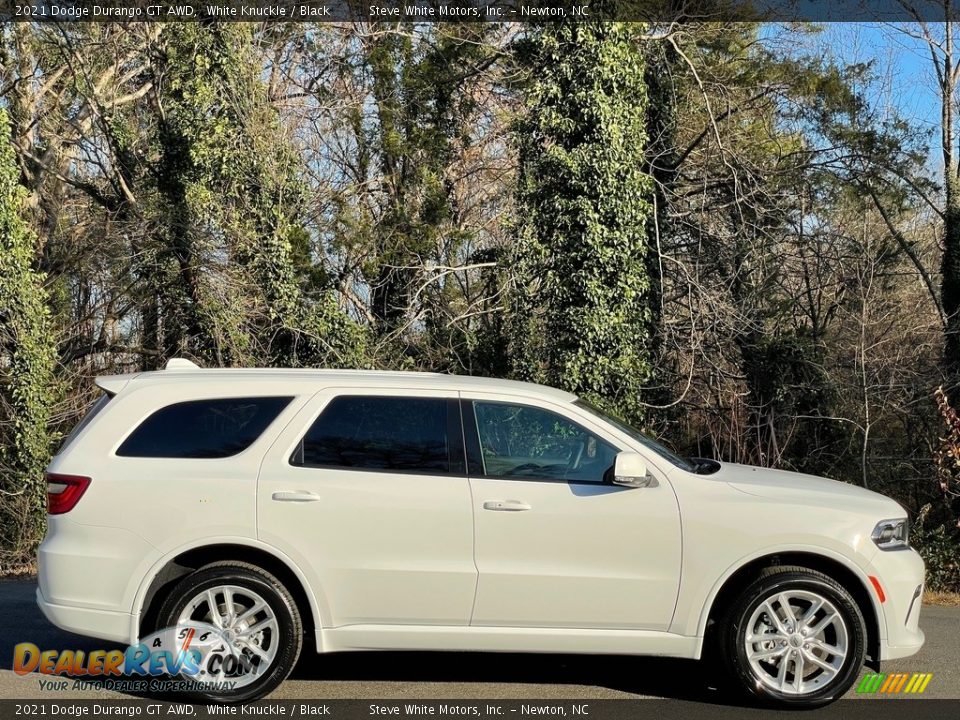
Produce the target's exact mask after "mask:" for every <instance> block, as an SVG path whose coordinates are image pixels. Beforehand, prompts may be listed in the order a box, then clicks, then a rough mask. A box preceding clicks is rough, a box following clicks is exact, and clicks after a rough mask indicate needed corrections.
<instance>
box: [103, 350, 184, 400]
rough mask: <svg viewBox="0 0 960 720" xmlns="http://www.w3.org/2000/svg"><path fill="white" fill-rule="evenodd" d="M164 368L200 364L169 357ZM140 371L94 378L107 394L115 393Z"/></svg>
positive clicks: (173, 368)
mask: <svg viewBox="0 0 960 720" xmlns="http://www.w3.org/2000/svg"><path fill="white" fill-rule="evenodd" d="M163 369H164V370H174V371H176V370H199V369H200V366H199V365H197V364H196V363H193V362H191V361H190V360H187V359H186V358H171V359H170V360H168V361H167V364H166V366H164V368H163ZM139 374H140V373H128V374H127V375H101V376H100V377H98V378H95V379H94V382H95V383H96V384H97V387H98V388H100V389H101V390H103V391H104V392H106V393H107V394H109V395H110V396H113V395H116V394H117V393H119V392H120V391H121V390H123V389H124V388H125V387H126V386H127V383H128V382H130V381H131V380H133V379H134V378H135V377H137V376H138V375H139Z"/></svg>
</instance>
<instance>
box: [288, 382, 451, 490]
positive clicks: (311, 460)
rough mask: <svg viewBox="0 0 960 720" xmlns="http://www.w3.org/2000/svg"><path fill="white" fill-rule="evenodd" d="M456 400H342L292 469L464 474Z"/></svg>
mask: <svg viewBox="0 0 960 720" xmlns="http://www.w3.org/2000/svg"><path fill="white" fill-rule="evenodd" d="M459 422H460V418H459V407H458V405H457V401H456V400H452V399H450V400H448V399H445V398H412V397H396V396H390V397H378V396H370V395H353V396H348V395H342V396H339V397H335V398H333V399H332V400H331V401H330V402H329V403H328V404H327V406H326V407H325V408H324V409H323V412H321V413H320V416H319V417H318V418H317V419H316V420H315V421H314V423H313V425H312V426H311V427H310V429H309V430H308V431H307V433H306V435H305V436H304V437H303V439H302V440H301V441H300V443H299V444H298V446H297V448H296V450H294V453H293V455H292V457H291V458H290V464H292V465H297V466H303V467H321V468H352V469H355V470H386V471H394V472H410V473H416V472H419V473H426V474H447V473H453V474H463V472H464V466H465V462H464V454H463V435H462V433H461V431H460V425H459Z"/></svg>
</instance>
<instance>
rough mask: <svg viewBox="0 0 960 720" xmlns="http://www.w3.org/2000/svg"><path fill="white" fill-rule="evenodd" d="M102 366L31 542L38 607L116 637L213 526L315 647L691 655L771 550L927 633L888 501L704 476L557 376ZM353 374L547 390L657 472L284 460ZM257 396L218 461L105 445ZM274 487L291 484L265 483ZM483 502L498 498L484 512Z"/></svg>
mask: <svg viewBox="0 0 960 720" xmlns="http://www.w3.org/2000/svg"><path fill="white" fill-rule="evenodd" d="M99 383H100V384H101V386H103V387H105V388H108V389H110V390H111V391H114V392H117V393H118V394H117V397H116V398H114V399H113V400H112V401H111V402H110V403H109V404H108V406H107V408H106V409H105V410H104V411H103V412H102V413H101V414H100V415H98V416H97V417H96V418H95V419H94V421H93V422H91V423H90V424H89V425H88V426H87V427H86V428H84V430H83V431H82V432H81V433H80V434H79V435H78V437H77V438H76V440H75V442H74V443H73V444H71V445H70V447H69V448H67V450H66V451H64V452H63V453H61V455H58V456H57V457H56V458H54V460H53V461H52V462H51V465H50V467H49V470H50V471H51V472H61V473H67V474H78V475H87V476H90V477H92V478H93V481H92V483H91V484H90V487H89V488H88V490H87V492H86V494H85V495H84V497H83V498H82V499H81V501H80V503H79V504H78V505H77V507H76V508H74V509H73V510H72V511H71V512H70V513H69V514H68V515H66V516H60V517H55V518H51V523H50V530H49V532H48V535H47V538H46V539H45V540H44V543H43V545H42V547H41V554H40V586H41V591H42V592H43V593H47V595H41V597H40V598H38V600H40V601H41V606H42V607H43V610H44V612H45V613H46V614H47V615H48V617H50V619H51V620H52V621H53V622H55V623H56V624H58V625H60V626H61V627H65V628H67V629H69V630H71V631H74V632H80V633H86V634H90V635H93V636H100V637H107V638H110V639H114V640H122V639H128V638H129V637H131V636H132V635H134V634H135V632H136V622H137V618H138V615H139V613H140V611H141V606H142V603H143V600H144V596H145V594H146V591H147V588H148V587H149V585H150V582H151V580H152V579H153V577H154V576H155V575H156V573H158V572H159V571H160V570H161V569H162V568H163V566H164V565H165V564H166V563H167V562H168V561H169V560H170V559H171V558H173V557H175V556H176V555H177V554H178V553H180V552H183V551H184V550H187V549H192V548H197V547H203V546H205V545H212V544H220V543H230V544H239V545H248V546H250V547H257V548H259V549H261V550H263V551H265V552H269V553H271V554H273V555H274V556H275V557H276V558H278V559H279V560H281V561H282V562H283V563H285V564H286V565H287V567H289V568H290V569H291V571H292V572H293V573H294V574H295V575H296V576H297V577H298V578H299V579H300V580H301V582H302V583H303V585H304V587H305V592H306V594H307V596H308V599H309V601H310V604H311V611H312V612H313V613H314V620H315V622H316V625H317V626H318V627H319V628H320V629H319V630H318V632H317V635H318V637H319V639H320V640H321V645H320V649H321V650H322V651H326V650H336V649H347V648H357V649H359V648H369V647H384V648H387V647H389V648H395V649H401V648H411V649H416V648H423V649H428V648H436V649H441V648H450V649H465V650H471V649H472V650H529V651H544V652H549V651H564V652H567V651H571V652H574V651H583V652H624V653H637V654H668V655H677V656H682V657H695V656H697V655H698V654H699V652H700V649H701V644H702V637H703V631H704V627H705V623H706V619H707V614H708V612H709V608H710V603H711V602H712V601H713V598H714V597H715V595H716V593H717V592H718V591H719V589H720V588H721V586H722V585H723V582H724V581H725V580H726V579H727V578H728V577H730V576H731V575H732V574H733V573H734V572H735V571H736V570H737V569H738V568H739V567H742V566H743V564H744V563H747V562H750V561H751V560H753V559H756V558H759V557H763V556H765V555H769V554H774V553H783V552H808V553H812V554H816V555H820V556H823V557H827V558H831V559H833V560H835V561H837V562H840V563H842V564H843V565H844V566H845V567H847V568H848V569H849V570H850V571H851V572H853V573H854V574H855V575H856V577H858V578H859V579H860V581H861V582H862V583H863V584H864V586H865V587H868V588H869V587H870V586H869V580H868V579H867V578H868V576H870V575H874V576H876V577H878V578H879V579H880V581H881V583H882V584H883V587H884V590H885V593H886V595H887V601H886V602H885V603H883V604H882V605H881V604H880V603H879V602H878V601H877V599H876V597H875V594H873V593H872V592H871V594H870V596H871V599H872V602H873V604H874V608H875V610H876V612H877V616H878V618H879V628H878V630H879V635H880V637H881V655H882V657H883V658H894V657H904V656H906V655H909V654H912V653H913V652H915V651H916V650H917V649H918V648H919V646H920V644H922V642H923V634H922V632H920V631H919V629H918V628H917V625H916V623H917V615H918V613H917V612H916V611H915V612H914V613H913V614H912V615H911V617H910V619H909V621H908V620H907V618H906V614H907V608H908V607H909V604H910V601H911V599H912V595H913V591H914V589H915V588H916V585H918V584H919V583H921V582H922V579H923V567H922V563H921V562H920V560H919V558H918V556H917V555H916V553H914V552H913V551H911V550H907V551H892V552H883V551H879V550H878V549H877V548H876V547H875V546H874V545H873V543H872V541H871V540H870V539H869V536H870V532H871V530H872V529H873V526H874V525H875V524H876V522H877V521H879V520H883V519H890V518H895V517H902V514H903V513H902V510H901V509H900V508H899V506H898V505H896V503H893V502H892V501H890V500H888V499H886V498H883V497H882V496H879V495H876V494H874V493H869V492H867V491H865V490H862V489H860V488H856V487H853V486H849V485H844V484H840V483H834V482H832V481H827V480H823V479H821V478H812V477H810V476H799V475H796V474H792V473H783V472H779V471H772V470H767V469H760V468H749V467H744V466H735V465H729V464H724V465H723V466H722V467H721V469H720V471H719V472H717V473H716V474H714V475H711V476H701V475H693V474H690V473H687V472H685V471H683V470H681V469H678V468H675V467H674V466H673V465H671V464H670V463H668V462H666V461H665V460H663V459H662V458H661V457H659V456H658V455H656V454H654V453H653V452H652V451H651V450H649V449H648V448H646V447H644V446H642V445H641V444H639V443H638V442H637V441H635V440H633V439H631V438H630V436H629V435H626V434H625V433H623V432H622V431H620V430H618V429H617V428H615V427H612V426H607V425H606V424H605V423H603V422H602V421H600V420H598V419H597V418H595V417H593V416H592V415H590V414H589V413H587V412H586V411H584V410H581V409H580V408H577V407H576V406H574V405H573V404H572V400H573V399H574V398H573V396H571V395H569V394H568V393H564V392H562V391H559V390H554V389H552V388H543V387H540V386H536V385H529V384H524V383H515V382H506V381H498V380H489V379H483V378H460V377H451V376H443V375H430V374H418V373H361V372H350V371H302V370H296V371H279V370H278V371H273V370H255V371H246V370H228V371H220V370H215V371H214V370H193V369H190V368H183V369H178V370H176V371H164V372H156V373H141V374H139V375H133V376H129V377H128V376H119V377H113V378H106V379H101V380H100V381H99ZM358 388H359V390H358ZM359 391H366V392H370V393H375V394H397V395H419V396H425V395H428V394H431V393H434V394H436V395H438V396H442V397H455V396H456V395H457V393H460V392H462V393H463V395H464V396H465V397H479V396H486V397H492V396H496V397H499V398H501V399H509V400H510V401H513V402H523V403H528V404H534V405H540V406H543V407H548V408H550V409H552V410H555V411H559V412H561V413H562V414H565V415H566V416H567V417H569V418H570V419H573V420H575V421H576V422H577V423H578V424H581V425H584V426H586V427H587V428H588V429H590V430H591V431H593V432H595V433H596V434H597V435H599V436H600V437H602V438H604V439H606V440H607V441H608V442H610V443H612V444H613V445H615V446H616V447H618V448H620V449H623V450H630V451H633V452H636V453H638V454H639V455H641V456H642V457H643V459H644V460H645V461H646V464H647V466H648V468H649V471H650V473H651V475H652V476H653V478H654V479H655V480H656V481H657V485H656V486H651V487H646V488H612V487H610V486H603V487H599V488H591V487H590V486H576V485H572V484H565V483H557V482H552V483H544V482H530V481H525V480H508V481H504V480H492V479H486V478H481V477H474V478H472V479H471V480H467V479H466V478H450V477H436V476H422V475H399V474H392V473H367V472H355V471H334V470H316V469H308V468H294V467H291V466H290V465H289V464H288V463H287V462H286V461H287V458H288V457H289V454H290V452H291V450H292V449H293V446H294V444H295V443H296V441H297V440H298V439H299V438H300V436H301V435H302V433H303V432H305V430H306V429H307V427H308V426H309V423H310V421H311V420H312V419H313V418H314V417H315V416H316V414H317V413H318V412H319V411H320V409H321V407H322V405H323V403H324V402H325V401H326V399H328V398H329V397H330V396H331V395H332V394H333V393H336V392H344V393H346V392H349V393H351V394H354V393H357V392H359ZM257 395H291V396H295V399H294V401H293V402H292V403H291V405H290V406H289V407H288V408H287V409H286V410H285V411H283V412H282V413H281V415H280V416H279V417H278V418H277V420H276V421H275V422H274V423H273V424H272V425H271V426H270V427H269V428H268V429H267V431H266V432H265V433H264V434H263V436H261V438H260V439H259V440H257V441H256V442H255V443H254V444H253V445H252V446H251V447H250V448H249V449H248V450H247V451H245V452H243V453H241V454H239V455H237V456H235V457H233V458H227V459H224V460H215V461H211V460H144V459H136V458H118V457H115V456H114V455H113V451H114V449H115V448H116V447H117V446H118V445H119V444H120V442H122V440H123V438H124V437H125V436H126V434H127V433H128V432H130V431H131V430H132V429H133V428H134V427H136V425H137V424H138V423H139V422H140V421H141V420H142V419H143V418H145V417H146V416H148V415H149V414H150V413H152V412H153V411H154V410H156V409H158V408H159V407H161V406H164V405H167V404H170V403H173V402H179V401H184V400H193V399H199V398H203V397H230V396H232V397H243V396H257ZM258 474H259V483H258V479H257V478H258ZM471 485H472V493H471ZM274 493H294V494H295V497H294V498H293V501H286V500H284V501H280V502H278V501H274V500H273V494H274ZM288 499H289V498H288ZM488 502H494V503H497V502H505V503H508V504H513V505H514V506H513V507H511V508H510V509H509V511H503V510H484V509H483V506H484V504H485V503H488ZM523 506H526V507H528V508H529V509H523ZM258 515H259V522H260V527H259V531H258V528H257V519H258ZM681 518H682V523H681V521H680V520H681ZM475 522H476V542H474V523H475ZM681 527H682V542H680V533H681ZM681 552H682V557H681V555H680V553H681ZM474 555H475V556H476V563H475V562H474ZM477 565H479V567H480V571H481V572H480V574H479V575H478V571H477ZM678 573H679V574H678ZM478 577H479V588H478ZM91 578H96V582H95V583H92V582H91ZM678 582H679V589H678V588H677V583H678ZM474 601H476V611H475V613H474V623H475V624H474V626H472V627H469V626H467V623H468V622H469V619H470V614H471V608H473V606H474ZM674 605H675V606H676V607H675V609H674ZM671 616H672V620H671ZM493 623H499V624H500V626H497V627H495V626H493ZM505 625H527V627H506V626H505ZM534 626H536V627H534ZM124 627H126V628H127V632H124V630H123V628H124ZM665 630H669V632H664V631H665Z"/></svg>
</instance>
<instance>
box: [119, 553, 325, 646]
mask: <svg viewBox="0 0 960 720" xmlns="http://www.w3.org/2000/svg"><path fill="white" fill-rule="evenodd" d="M224 560H235V561H239V562H246V563H250V564H252V565H256V566H257V567H260V568H262V569H264V570H266V571H267V572H269V573H271V574H272V575H274V576H275V577H276V578H277V579H278V580H280V582H282V583H283V584H284V587H286V588H287V590H288V591H289V592H290V594H291V595H292V596H293V598H294V601H295V602H296V604H297V610H299V612H300V617H301V621H302V623H303V631H304V636H305V637H307V638H313V639H314V642H317V643H319V639H318V638H319V635H320V633H319V630H320V628H321V626H322V625H321V621H320V611H319V607H318V605H317V600H316V598H315V596H314V595H313V593H312V592H311V591H310V586H309V584H308V583H307V581H306V578H304V576H303V573H302V572H301V571H300V569H299V568H298V567H297V566H296V564H294V563H293V562H291V561H290V559H289V558H286V557H284V556H283V555H282V554H281V553H279V552H277V551H276V549H274V548H271V547H268V546H265V545H263V544H259V543H258V544H257V545H253V544H250V543H248V542H242V541H240V542H238V541H236V540H224V541H216V542H210V543H206V544H201V545H194V546H192V547H189V548H186V549H180V550H178V551H173V552H172V553H170V554H169V555H168V556H166V557H165V558H164V559H163V560H161V561H160V562H158V563H156V564H155V565H154V567H153V568H152V569H151V573H150V574H149V578H150V579H149V582H147V581H146V580H145V581H144V582H143V583H142V585H141V588H140V591H139V592H138V593H137V599H136V601H135V605H134V615H133V618H132V622H131V634H132V635H133V637H134V638H139V637H142V636H143V634H144V632H151V631H152V630H153V629H154V627H153V626H154V624H155V623H156V620H157V614H158V612H159V609H160V605H161V604H162V603H163V600H164V598H165V597H166V596H167V594H168V593H169V592H170V591H171V590H172V589H173V586H174V585H175V584H176V583H177V581H178V580H180V579H181V578H182V577H183V576H185V575H187V574H189V573H191V572H193V571H194V570H196V569H198V568H200V567H203V566H204V565H207V564H209V563H211V562H218V561H224ZM314 649H315V650H318V651H319V649H320V648H319V647H316V648H314Z"/></svg>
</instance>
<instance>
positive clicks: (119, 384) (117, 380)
mask: <svg viewBox="0 0 960 720" xmlns="http://www.w3.org/2000/svg"><path fill="white" fill-rule="evenodd" d="M136 376H137V373H133V374H129V375H101V376H100V377H98V378H94V382H95V383H96V384H97V387H98V388H100V389H101V390H103V391H104V392H105V393H107V395H109V396H110V397H113V396H114V395H116V394H117V393H118V392H120V391H121V390H123V389H124V388H125V387H126V386H127V383H128V382H130V381H131V380H132V379H133V378H135V377H136Z"/></svg>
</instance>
